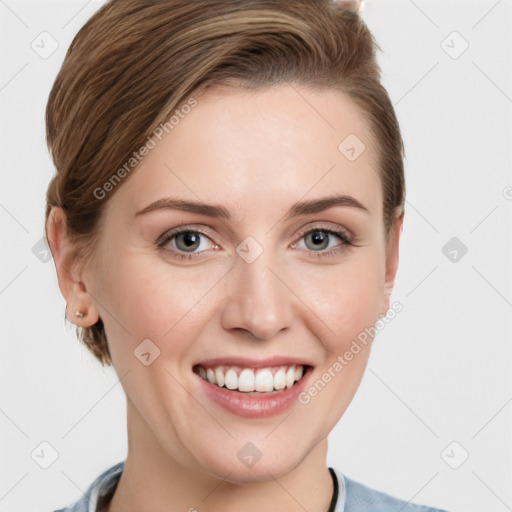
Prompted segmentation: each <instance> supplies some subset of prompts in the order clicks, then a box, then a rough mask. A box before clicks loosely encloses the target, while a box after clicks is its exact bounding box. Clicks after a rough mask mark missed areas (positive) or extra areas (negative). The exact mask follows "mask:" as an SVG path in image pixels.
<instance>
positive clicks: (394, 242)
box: [380, 213, 404, 317]
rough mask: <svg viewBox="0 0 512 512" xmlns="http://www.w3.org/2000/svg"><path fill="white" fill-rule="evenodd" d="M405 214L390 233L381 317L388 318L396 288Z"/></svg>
mask: <svg viewBox="0 0 512 512" xmlns="http://www.w3.org/2000/svg"><path fill="white" fill-rule="evenodd" d="M403 222H404V214H403V213H402V214H401V215H400V217H398V218H397V220H396V223H395V226H394V228H393V229H392V230H391V232H390V233H389V240H388V241H387V243H386V274H385V282H384V297H383V301H382V308H381V312H380V315H381V317H383V316H386V314H387V312H388V310H389V306H390V299H391V293H392V291H393V287H394V286H395V277H396V272H397V270H398V260H399V245H400V236H401V235H402V229H403Z"/></svg>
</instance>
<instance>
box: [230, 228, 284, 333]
mask: <svg viewBox="0 0 512 512" xmlns="http://www.w3.org/2000/svg"><path fill="white" fill-rule="evenodd" d="M262 238H263V237H262ZM264 245H265V246H264ZM264 245H263V244H262V243H259V242H258V241H256V239H254V238H252V237H247V238H246V239H245V240H244V241H243V242H242V243H241V244H239V246H238V247H237V249H236V251H237V258H236V260H235V262H234V268H233V269H232V271H231V272H230V274H231V279H230V281H229V283H230V284H229V292H228V302H227V304H226V308H225V310H224V314H223V320H224V326H225V328H231V329H232V328H239V329H244V330H247V331H249V332H251V334H252V335H253V336H254V337H256V338H258V339H268V338H271V337H273V336H275V335H276V334H277V333H278V332H279V331H280V330H282V329H285V328H287V327H289V326H290V325H291V321H292V313H293V311H292V309H293V305H292V300H293V299H292V295H293V294H292V292H291V291H290V290H289V289H288V288H287V286H286V285H285V282H286V279H285V275H284V274H285V272H284V270H283V268H284V267H283V265H281V264H280V261H279V260H280V258H278V257H277V256H278V254H277V251H276V250H274V247H273V246H272V245H271V243H270V241H269V239H268V238H266V239H265V244H264ZM283 281H284V282H283Z"/></svg>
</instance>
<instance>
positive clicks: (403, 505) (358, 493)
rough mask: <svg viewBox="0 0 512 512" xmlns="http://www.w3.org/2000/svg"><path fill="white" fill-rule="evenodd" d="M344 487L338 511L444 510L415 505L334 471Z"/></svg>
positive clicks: (403, 511) (414, 511) (406, 511)
mask: <svg viewBox="0 0 512 512" xmlns="http://www.w3.org/2000/svg"><path fill="white" fill-rule="evenodd" d="M336 474H337V475H339V476H338V478H339V479H340V480H342V482H340V487H341V484H342V483H344V488H345V507H344V508H341V509H340V511H339V512H398V511H400V512H446V510H442V509H439V508H435V507H428V506H425V505H417V504H415V503H410V502H408V501H405V500H401V499H399V498H395V497H394V496H391V495H389V494H386V493H384V492H382V491H378V490H376V489H372V488H370V487H367V486H366V485H364V484H362V483H360V482H356V481H355V480H352V479H351V478H348V477H346V476H345V475H343V474H342V473H340V472H338V471H336Z"/></svg>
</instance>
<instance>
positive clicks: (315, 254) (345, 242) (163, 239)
mask: <svg viewBox="0 0 512 512" xmlns="http://www.w3.org/2000/svg"><path fill="white" fill-rule="evenodd" d="M318 231H320V232H322V233H328V234H329V235H335V236H337V237H338V238H339V239H340V240H341V241H342V243H341V244H340V245H337V246H336V247H335V248H334V249H331V250H330V251H325V250H324V251H312V250H310V249H307V252H309V253H312V255H311V256H310V257H311V258H315V259H316V258H326V257H330V256H335V255H337V254H340V253H342V252H344V251H346V250H347V249H348V247H347V246H349V245H351V246H353V247H357V245H356V244H355V242H354V240H353V239H352V238H351V237H350V236H349V235H348V234H347V233H346V232H345V231H338V230H335V229H330V228H325V227H321V226H316V227H313V228H310V229H308V230H306V231H303V232H301V233H300V236H299V240H301V239H302V238H304V237H305V236H306V235H309V234H311V233H315V232H318ZM183 233H199V234H201V235H203V236H205V237H206V238H208V239H210V241H212V242H213V240H211V238H210V236H209V235H208V234H207V233H205V232H204V231H203V230H201V229H198V228H192V227H185V228H176V229H173V230H171V231H167V232H166V233H164V234H163V235H161V236H160V237H158V239H157V240H156V242H155V243H156V245H157V247H158V248H159V249H162V250H165V249H164V247H165V246H166V245H167V244H168V243H169V242H170V241H171V240H172V239H173V238H174V237H176V236H178V235H180V234H183ZM292 245H293V246H295V245H296V242H294V243H293V244H292ZM172 252H174V254H173V255H172V257H173V258H176V259H178V260H191V259H194V258H199V257H201V254H202V253H183V252H176V250H175V249H173V251H172ZM202 252H204V251H202Z"/></svg>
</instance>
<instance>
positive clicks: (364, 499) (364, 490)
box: [54, 462, 446, 512]
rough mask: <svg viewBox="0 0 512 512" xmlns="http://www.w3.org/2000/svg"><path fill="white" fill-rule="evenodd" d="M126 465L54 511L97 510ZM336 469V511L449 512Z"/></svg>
mask: <svg viewBox="0 0 512 512" xmlns="http://www.w3.org/2000/svg"><path fill="white" fill-rule="evenodd" d="M123 468H124V462H119V463H118V464H116V465H115V466H112V467H111V468H110V469H107V470H106V471H104V472H103V473H102V474H101V475H100V476H99V477H98V478H96V480H94V482H93V483H92V484H91V485H90V486H89V488H88V489H87V491H86V492H85V494H84V495H83V496H82V497H81V498H80V499H79V500H78V501H77V502H76V503H75V504H74V505H72V506H71V507H68V508H62V509H59V510H55V511H54V512H96V511H97V507H98V504H99V505H100V506H102V505H103V503H105V502H107V503H108V502H110V500H111V499H112V496H113V494H114V491H115V490H116V487H117V483H118V482H119V479H120V478H121V473H122V472H123ZM333 469H334V468H333ZM335 473H336V476H337V478H338V486H339V493H338V501H337V503H336V508H335V512H446V510H441V509H440V508H432V507H426V506H424V505H415V504H414V503H409V502H407V501H404V500H401V499H398V498H394V497H393V496H390V495H389V494H386V493H383V492H380V491H376V490H375V489H371V488H370V487H367V486H366V485H363V484H360V483H359V482H356V481H354V480H352V479H350V478H348V477H346V476H345V475H343V474H342V473H341V472H340V471H336V470H335Z"/></svg>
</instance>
